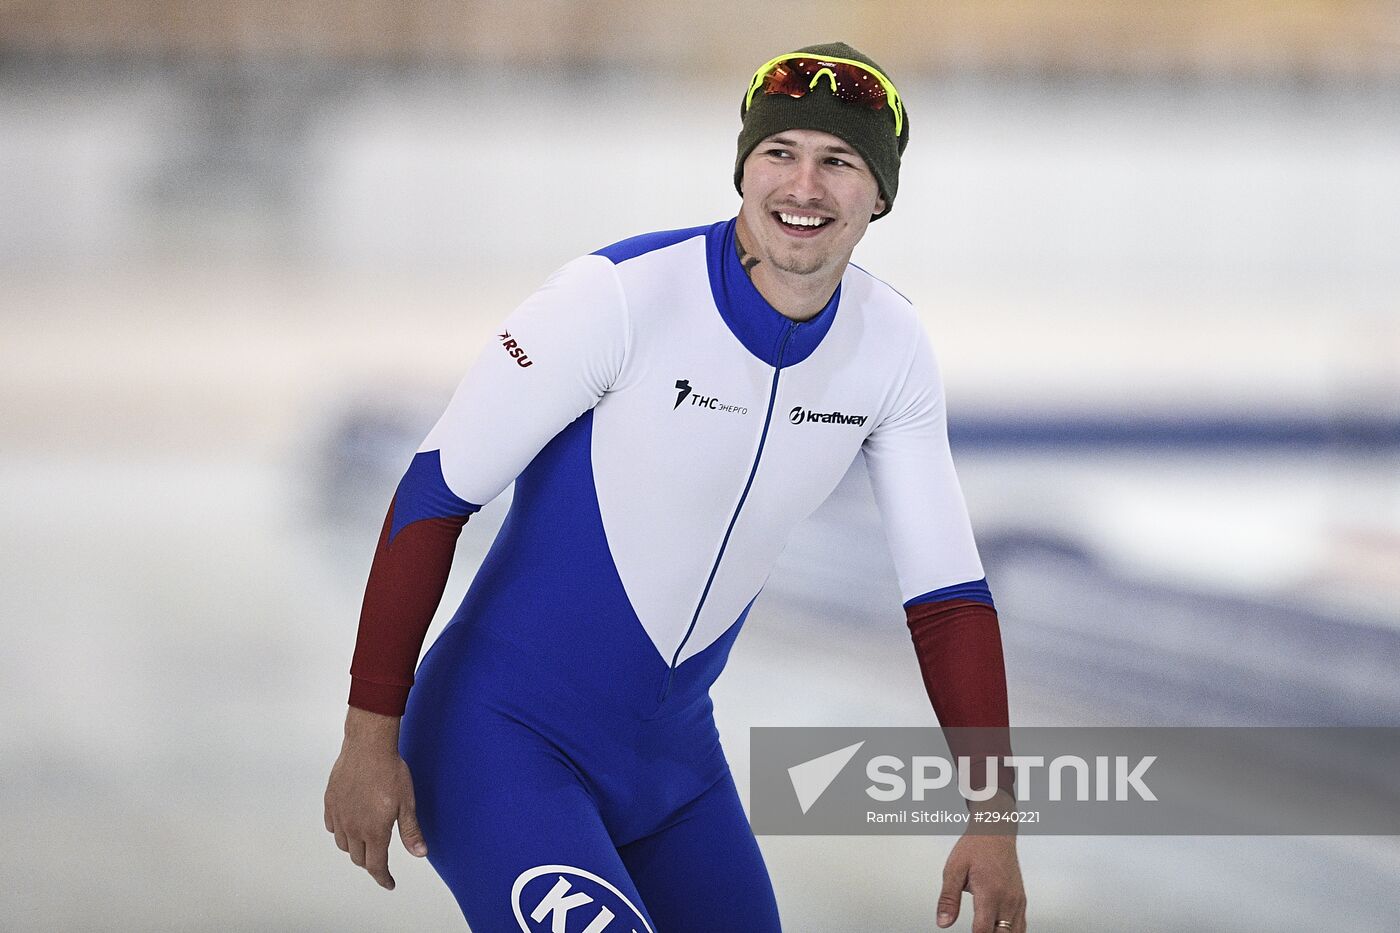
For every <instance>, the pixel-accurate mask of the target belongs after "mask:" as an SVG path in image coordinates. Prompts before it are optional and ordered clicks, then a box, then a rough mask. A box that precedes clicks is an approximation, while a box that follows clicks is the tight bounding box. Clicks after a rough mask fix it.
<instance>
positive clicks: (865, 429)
mask: <svg viewBox="0 0 1400 933" xmlns="http://www.w3.org/2000/svg"><path fill="white" fill-rule="evenodd" d="M742 114H743V128H742V131H741V133H740V135H739V148H738V157H737V159H736V163H735V175H734V181H735V186H736V188H737V189H738V190H739V192H740V194H741V196H742V199H743V200H742V206H741V208H740V211H739V215H738V216H737V217H736V218H734V219H733V220H730V221H728V222H721V223H717V224H714V225H712V226H709V227H697V228H694V229H690V230H678V231H668V232H664V233H655V234H648V235H645V236H641V237H636V238H633V239H631V240H626V241H623V242H621V243H618V244H615V245H613V246H610V247H607V248H605V249H602V250H599V251H598V252H597V253H594V254H591V255H589V256H584V257H581V258H579V259H576V260H574V261H573V262H570V263H568V264H567V265H565V266H564V267H563V268H562V269H560V270H559V271H558V272H557V273H555V275H554V276H552V277H551V278H550V279H549V280H548V281H547V282H546V283H545V285H544V286H543V287H542V288H541V289H540V290H539V291H538V292H536V293H535V294H534V295H532V296H531V297H530V298H529V299H528V300H527V301H526V302H525V303H524V304H523V305H522V306H521V307H520V308H519V309H517V310H516V312H515V313H514V314H513V315H511V317H510V318H509V319H507V321H506V323H505V325H504V327H503V328H502V330H501V332H500V333H499V335H498V336H497V338H496V340H495V341H494V345H491V346H488V347H487V348H486V350H485V351H484V352H483V354H482V356H481V357H480V359H478V360H477V362H476V363H475V365H474V366H473V367H472V369H471V370H470V371H469V372H468V373H467V375H466V377H465V379H464V380H463V381H462V383H461V385H460V386H459V387H458V389H457V392H456V394H455V395H454V396H453V398H452V401H451V402H450V404H449V405H448V408H447V410H446V412H445V413H444V414H443V416H442V418H441V420H439V422H438V423H437V425H436V426H435V427H434V428H433V429H432V431H431V432H430V433H429V435H428V437H427V439H426V440H425V441H424V442H423V445H422V447H421V448H420V450H419V452H418V454H417V455H416V456H415V457H414V458H413V461H412V463H411V465H410V466H409V468H408V471H407V473H406V474H405V476H404V478H403V480H402V481H401V482H400V484H399V487H398V490H397V492H396V493H395V496H394V498H393V501H392V502H391V503H390V506H389V514H388V516H387V518H386V519H385V523H384V529H383V532H382V534H381V536H380V539H379V546H378V550H377V551H376V554H375V559H374V564H373V567H372V569H371V571H370V579H369V583H368V586H367V588H366V593H365V603H364V610H363V613H362V616H361V621H360V632H359V639H358V642H357V645H356V650H355V658H354V661H353V664H352V668H351V674H352V686H351V691H350V704H351V709H350V710H349V713H348V715H347V718H346V728H345V743H344V746H343V748H342V751H341V755H340V757H339V759H338V760H337V761H336V764H335V767H334V768H333V770H332V772H331V778H330V783H329V786H328V788H327V790H326V814H325V822H326V829H327V830H328V831H331V832H333V833H335V836H336V843H337V845H339V847H340V848H341V849H343V850H345V851H347V852H348V853H349V854H350V856H351V859H352V860H353V861H354V862H355V864H357V865H360V866H363V867H364V868H366V869H367V870H368V871H369V873H370V874H371V875H373V876H374V877H375V879H376V880H378V881H379V883H380V884H381V885H383V886H385V887H387V888H392V887H393V884H394V882H393V879H392V877H391V876H390V874H389V871H388V867H387V849H388V844H389V840H390V828H391V827H392V825H393V823H394V821H395V820H397V821H398V823H399V833H400V836H401V837H402V839H403V842H404V845H405V847H406V848H407V849H408V850H409V851H410V852H412V853H413V854H415V855H420V856H422V855H427V856H428V858H429V859H430V861H431V862H432V864H433V866H434V868H435V869H436V870H437V871H438V872H439V874H440V875H441V876H442V878H443V879H444V881H446V882H447V884H448V885H449V886H450V887H451V889H452V892H453V894H454V895H455V896H456V897H457V899H458V902H459V904H460V905H461V907H462V910H463V912H464V914H465V915H466V918H467V920H468V922H469V924H470V925H471V928H472V929H473V930H475V931H477V933H493V931H516V930H522V929H523V930H527V931H528V930H544V929H550V930H554V931H560V930H568V931H574V930H584V931H586V933H608V931H612V930H614V929H616V930H636V931H639V933H640V931H642V930H659V931H663V933H678V931H705V933H710V931H744V933H762V931H770V930H777V929H778V928H779V927H778V914H777V907H776V904H775V901H774V897H773V892H772V888H771V885H770V884H769V880H768V875H767V871H766V869H765V868H764V864H763V860H762V856H761V855H760V853H759V850H758V847H757V845H756V844H755V841H754V838H753V835H752V833H751V831H750V829H749V825H748V821H747V819H746V817H745V815H744V812H743V809H742V807H741V805H740V801H739V798H738V795H737V793H736V792H735V789H734V784H733V781H732V779H731V777H730V773H729V767H728V764H727V763H726V762H725V760H724V755H723V752H722V750H721V748H720V746H719V741H718V733H717V732H716V730H715V726H714V721H713V719H712V716H711V709H712V707H711V703H710V699H709V692H708V689H709V686H710V684H711V683H712V682H713V681H714V679H715V677H716V676H718V674H719V671H720V669H721V667H722V666H723V664H724V661H725V658H726V657H727V655H728V652H729V648H730V645H731V644H732V643H733V641H734V638H735V636H736V635H737V633H738V630H739V627H740V626H741V625H742V623H743V620H744V617H745V616H746V615H747V613H748V611H749V608H750V607H751V605H752V603H753V600H754V598H755V597H756V596H757V594H758V592H759V590H760V589H761V588H762V586H763V583H764V581H765V580H766V578H767V576H768V572H769V570H770V568H771V566H772V564H773V562H774V560H775V559H776V557H777V555H778V553H779V551H780V550H781V549H782V546H783V543H784V541H785V539H786V537H787V534H788V532H789V530H790V529H791V528H792V527H793V526H794V525H796V524H797V523H798V522H799V521H801V519H803V518H804V517H806V516H807V515H808V514H810V513H811V512H812V510H814V509H815V508H816V507H817V506H818V505H819V504H820V503H821V502H822V501H823V500H824V499H825V498H826V497H827V495H828V494H829V493H830V492H831V490H832V489H833V488H834V487H835V486H836V484H837V482H838V481H839V480H840V479H841V477H842V475H843V474H844V473H845V472H846V470H847V468H848V467H849V466H850V464H851V462H852V460H853V459H854V458H855V456H856V455H857V454H858V453H861V452H863V453H864V455H865V458H866V461H867V464H868V467H869V472H870V477H871V481H872V487H873V489H874V492H875V496H876V499H877V501H878V503H879V506H880V509H881V513H882V516H883V519H884V522H885V525H886V530H887V534H888V537H889V540H890V544H891V550H892V553H893V555H894V560H895V566H896V570H897V572H898V576H899V580H900V585H901V587H902V589H903V592H904V598H905V600H906V602H905V607H906V613H907V617H908V622H909V626H910V628H911V630H912V632H913V636H914V643H915V646H916V652H917V655H918V658H919V662H920V664H921V666H922V669H923V673H924V679H925V683H926V685H927V687H928V690H929V694H930V697H931V698H932V700H933V704H934V707H935V711H936V713H937V715H938V717H939V720H940V722H941V724H942V725H943V726H945V727H949V726H993V727H1004V726H1006V724H1007V705H1006V685H1005V674H1004V670H1003V664H1002V653H1001V642H1000V635H999V632H998V625H997V618H996V613H995V610H994V608H993V607H992V603H991V596H990V593H989V592H988V590H987V586H986V582H985V579H984V574H983V571H982V566H981V562H980V560H979V559H978V556H977V551H976V547H975V544H974V542H973V538H972V532H971V528H970V524H969V521H968V518H967V512H966V509H965V507H964V505H963V499H962V494H961V492H960V490H959V487H958V483H957V478H956V476H955V474H954V471H953V465H952V460H951V458H950V456H949V452H948V445H947V437H946V427H945V419H944V408H943V397H942V390H941V385H940V379H939V375H938V371H937V367H936V363H935V361H934V357H933V355H932V352H931V351H930V349H929V345H928V342H927V340H926V338H925V337H924V335H923V332H922V329H921V327H920V325H919V323H918V320H917V318H916V316H915V314H914V311H913V309H912V308H911V307H910V306H909V304H908V302H907V301H906V300H905V299H904V298H902V297H901V296H900V295H899V294H898V293H897V292H895V291H894V290H893V289H891V288H890V287H889V286H887V285H885V284H884V283H882V282H880V281H879V280H877V279H875V278H873V277H872V276H870V275H869V274H868V273H866V272H864V271H863V270H860V269H858V268H857V267H854V266H851V265H849V260H850V256H851V251H852V250H853V249H854V247H855V245H856V243H857V242H858V241H859V240H860V238H861V237H862V236H863V235H864V233H865V230H866V226H867V225H868V224H869V222H870V221H871V220H873V219H877V218H879V217H882V216H884V215H885V214H886V213H887V212H888V211H889V209H890V206H891V205H892V203H893V201H894V198H895V194H896V191H897V187H898V178H899V160H900V155H901V154H902V152H903V150H904V147H905V145H906V144H907V142H908V137H909V120H908V114H907V112H906V111H905V109H904V106H903V102H902V101H901V100H900V99H899V97H898V92H897V90H896V89H895V87H894V86H893V84H891V83H890V82H889V80H888V78H886V77H885V76H884V74H883V73H882V72H881V71H880V69H879V68H878V66H876V65H875V63H874V62H872V61H871V60H870V59H869V58H867V57H866V56H864V55H862V54H861V53H859V52H857V51H856V50H855V49H853V48H851V47H850V46H847V45H844V44H841V43H834V44H830V45H822V46H814V47H810V48H807V49H804V50H801V51H800V52H797V53H791V54H788V55H784V56H779V57H778V58H775V59H773V60H772V61H770V62H768V63H766V64H765V65H764V66H763V67H761V68H760V69H759V70H758V72H757V73H756V74H755V75H754V79H753V81H752V83H751V84H750V86H749V88H748V89H747V92H746V94H745V96H744V101H743V104H742ZM512 481H513V482H515V497H514V501H513V504H512V506H511V510H510V513H509V515H508V516H507V518H506V520H505V523H504V525H503V526H502V528H501V531H500V534H499V535H498V536H497V538H496V541H495V543H494V545H493V546H492V548H491V551H490V553H489V554H488V555H487V557H486V559H485V561H484V562H483V564H482V566H481V568H480V570H479V571H478V572H477V575H476V577H475V579H474V581H473V583H472V585H471V587H470V589H469V591H468V593H467V596H466V598H465V600H464V601H463V603H462V606H461V608H460V609H459V610H458V611H457V614H456V616H455V617H454V618H453V621H452V623H451V624H450V625H449V626H448V627H447V628H446V629H445V630H444V631H443V633H442V635H441V636H440V637H439V638H438V640H437V641H436V642H435V643H434V644H433V646H432V648H431V649H430V650H429V651H428V653H427V655H426V656H425V657H424V659H423V662H422V664H421V666H419V668H418V672H417V679H416V681H415V679H414V673H413V670H414V662H415V661H416V660H417V655H418V651H419V648H420V646H421V643H422V640H423V637H424V633H425V631H426V629H427V627H428V624H429V622H430V620H431V618H432V615H433V611H434V609H435V607H436V605H437V603H438V601H439V599H440V598H441V594H442V590H443V586H444V584H445V581H446V578H447V573H448V569H449V567H450V564H451V560H452V551H453V546H454V544H455V541H456V537H457V534H458V532H459V531H460V529H461V527H462V524H463V522H465V521H466V519H467V517H468V516H469V515H470V514H471V513H472V512H474V511H476V510H477V509H478V508H480V506H481V504H483V503H485V502H488V501H490V500H491V499H492V498H494V497H495V496H496V495H498V494H499V493H500V492H501V491H503V490H504V489H505V487H506V486H507V485H509V484H510V483H511V482H512ZM410 686H411V687H412V689H411V691H410ZM400 716H402V727H401V728H400ZM400 755H402V757H400ZM410 775H411V777H410ZM1005 786H1006V785H1003V787H1005ZM995 799H996V800H997V801H999V802H1000V803H1001V804H1002V805H1006V804H1007V802H1008V797H1007V794H1006V791H1005V790H1004V789H1003V791H1002V792H1001V793H999V794H998V795H997V797H996V798H995ZM420 823H421V829H420ZM943 881H944V883H943V891H942V894H941V896H940V898H939V906H938V912H939V918H938V922H939V925H941V926H947V925H950V924H951V923H952V922H953V920H954V919H955V918H956V915H957V913H958V909H959V901H960V899H961V893H962V891H964V890H969V891H971V892H972V894H973V895H974V898H975V900H974V926H973V928H974V929H975V930H978V931H989V930H993V929H996V930H1004V929H1010V930H1015V931H1023V930H1025V928H1026V927H1025V918H1024V895H1023V892H1022V886H1021V881H1020V873H1019V868H1018V866H1017V860H1016V851H1015V840H1014V837H1012V836H993V835H981V836H978V835H967V836H964V837H963V838H962V839H960V840H959V841H958V843H957V844H956V845H955V847H954V849H953V852H952V854H951V855H950V857H949V860H948V865H947V868H946V870H945V872H944V879H943Z"/></svg>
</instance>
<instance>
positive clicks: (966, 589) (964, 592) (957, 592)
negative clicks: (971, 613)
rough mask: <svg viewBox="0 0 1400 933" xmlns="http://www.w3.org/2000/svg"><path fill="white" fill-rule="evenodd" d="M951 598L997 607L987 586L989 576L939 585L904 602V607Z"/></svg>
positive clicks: (944, 600) (942, 601) (945, 600)
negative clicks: (965, 581) (949, 584)
mask: <svg viewBox="0 0 1400 933" xmlns="http://www.w3.org/2000/svg"><path fill="white" fill-rule="evenodd" d="M950 599H967V600H971V601H972V602H974V603H985V604H986V605H988V606H991V607H992V608H993V609H995V608H996V603H994V602H992V591H991V590H990V589H988V588H987V578H986V577H983V578H982V579H980V580H971V581H969V582H967V583H954V584H953V585H952V586H943V587H939V588H938V589H936V590H930V591H929V592H927V593H924V594H923V595H921V596H915V597H914V598H913V599H911V600H909V601H908V602H906V603H905V604H904V608H905V609H908V608H909V607H910V606H918V605H920V604H922V603H944V602H947V601H948V600H950Z"/></svg>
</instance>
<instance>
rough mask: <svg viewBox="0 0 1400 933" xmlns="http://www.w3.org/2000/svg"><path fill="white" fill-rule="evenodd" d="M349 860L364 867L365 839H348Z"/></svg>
mask: <svg viewBox="0 0 1400 933" xmlns="http://www.w3.org/2000/svg"><path fill="white" fill-rule="evenodd" d="M350 861H352V862H354V863H355V864H356V865H358V866H360V867H361V868H364V867H365V841H364V840H363V839H351V840H350Z"/></svg>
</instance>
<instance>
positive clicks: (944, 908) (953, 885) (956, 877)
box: [938, 861, 967, 927]
mask: <svg viewBox="0 0 1400 933" xmlns="http://www.w3.org/2000/svg"><path fill="white" fill-rule="evenodd" d="M966 884H967V870H966V868H960V867H957V866H954V865H953V863H952V862H951V861H950V862H949V863H948V864H947V865H945V866H944V867H943V890H942V891H941V892H940V893H939V895H938V925H939V926H941V927H950V926H952V925H953V924H954V923H955V922H956V921H957V919H958V911H959V910H960V909H961V908H962V892H963V887H964V886H965V885H966Z"/></svg>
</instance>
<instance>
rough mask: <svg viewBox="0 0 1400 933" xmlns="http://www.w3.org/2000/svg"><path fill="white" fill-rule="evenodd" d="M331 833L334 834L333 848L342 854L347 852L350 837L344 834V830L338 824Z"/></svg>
mask: <svg viewBox="0 0 1400 933" xmlns="http://www.w3.org/2000/svg"><path fill="white" fill-rule="evenodd" d="M331 831H332V832H334V833H335V847H336V848H337V849H339V850H340V851H342V852H349V851H350V837H349V836H347V835H346V834H345V830H344V829H342V828H341V825H340V823H339V822H337V823H336V824H335V826H334V828H333V829H332V830H331Z"/></svg>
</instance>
